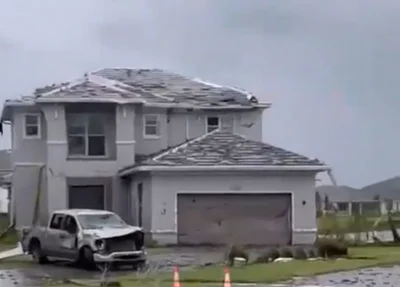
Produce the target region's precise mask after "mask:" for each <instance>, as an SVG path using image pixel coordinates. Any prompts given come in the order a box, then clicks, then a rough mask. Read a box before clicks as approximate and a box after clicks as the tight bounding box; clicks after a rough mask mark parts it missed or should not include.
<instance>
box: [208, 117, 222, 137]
mask: <svg viewBox="0 0 400 287" xmlns="http://www.w3.org/2000/svg"><path fill="white" fill-rule="evenodd" d="M217 129H219V117H207V132H208V133H209V132H212V131H214V130H217Z"/></svg>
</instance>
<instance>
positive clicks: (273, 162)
mask: <svg viewBox="0 0 400 287" xmlns="http://www.w3.org/2000/svg"><path fill="white" fill-rule="evenodd" d="M137 160H138V161H137V162H136V165H135V166H136V167H142V166H199V167H201V166H288V167H289V166H292V167H296V166H314V167H315V166H321V167H324V166H326V165H325V164H324V163H323V162H321V161H319V160H318V159H311V158H308V157H306V156H303V155H300V154H297V153H294V152H291V151H288V150H285V149H282V148H279V147H276V146H273V145H270V144H267V143H263V142H259V141H254V140H250V139H248V138H246V137H244V136H240V135H236V134H233V133H231V132H229V131H221V130H216V131H213V132H211V133H207V134H205V135H203V136H200V137H198V138H196V139H194V140H191V141H188V142H186V143H184V144H181V145H179V146H177V147H174V148H170V149H168V150H166V151H164V152H162V153H159V154H157V155H152V156H148V157H145V156H141V157H138V158H137ZM128 168H133V167H128ZM128 168H125V169H128Z"/></svg>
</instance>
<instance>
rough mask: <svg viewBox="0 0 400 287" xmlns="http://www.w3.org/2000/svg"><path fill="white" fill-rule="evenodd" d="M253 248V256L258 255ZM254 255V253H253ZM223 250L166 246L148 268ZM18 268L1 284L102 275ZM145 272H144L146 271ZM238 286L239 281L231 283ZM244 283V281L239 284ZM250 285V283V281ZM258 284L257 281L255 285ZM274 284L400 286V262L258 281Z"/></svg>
mask: <svg viewBox="0 0 400 287" xmlns="http://www.w3.org/2000/svg"><path fill="white" fill-rule="evenodd" d="M255 253H257V252H254V254H253V256H255ZM250 257H252V254H250ZM223 259H224V251H223V250H220V249H213V248H210V249H206V250H205V249H191V248H165V249H154V250H150V252H149V268H148V270H147V272H150V273H151V272H158V271H163V270H165V271H168V270H171V267H172V266H175V265H177V266H180V267H181V268H190V266H193V265H208V264H212V263H216V262H221V261H222V260H223ZM22 266H23V267H20V268H18V269H10V270H0V287H11V286H21V287H22V286H30V287H34V286H43V283H44V280H45V279H48V280H50V279H51V281H57V282H62V281H64V280H66V279H100V277H101V272H100V271H85V270H82V269H79V268H76V267H75V266H73V265H71V264H66V263H61V262H58V263H53V264H49V265H41V266H39V265H34V264H29V263H27V264H23V265H22ZM131 272H135V271H132V270H118V271H110V272H109V276H110V277H113V276H115V275H123V274H125V273H131ZM144 276H145V275H144ZM232 286H239V284H232ZM240 286H244V284H243V285H242V284H240ZM248 286H250V285H248ZM252 286H255V285H252ZM257 286H263V287H267V286H269V287H273V286H282V287H283V286H285V287H286V286H297V287H300V286H304V287H305V286H307V287H311V286H312V287H317V286H320V287H324V286H325V287H328V286H329V287H342V286H352V287H381V286H382V287H389V286H397V287H399V286H400V266H395V267H390V268H369V269H364V270H358V271H351V272H340V273H336V274H327V275H322V276H317V277H313V278H296V279H295V280H293V281H292V282H290V283H281V284H272V285H261V284H260V285H257Z"/></svg>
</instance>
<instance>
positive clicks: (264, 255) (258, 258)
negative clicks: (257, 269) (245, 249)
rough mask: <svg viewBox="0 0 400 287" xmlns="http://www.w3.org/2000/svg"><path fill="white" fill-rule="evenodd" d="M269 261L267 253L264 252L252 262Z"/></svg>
mask: <svg viewBox="0 0 400 287" xmlns="http://www.w3.org/2000/svg"><path fill="white" fill-rule="evenodd" d="M268 262H269V253H268V252H264V253H262V254H261V255H259V256H258V257H257V258H256V260H255V261H254V263H268Z"/></svg>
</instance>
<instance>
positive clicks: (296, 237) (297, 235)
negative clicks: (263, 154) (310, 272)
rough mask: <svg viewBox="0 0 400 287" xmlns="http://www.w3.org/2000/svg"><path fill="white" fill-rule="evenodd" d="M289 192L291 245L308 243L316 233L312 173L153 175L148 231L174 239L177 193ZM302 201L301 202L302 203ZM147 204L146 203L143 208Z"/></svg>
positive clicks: (163, 239) (157, 237) (167, 240)
mask: <svg viewBox="0 0 400 287" xmlns="http://www.w3.org/2000/svg"><path fill="white" fill-rule="evenodd" d="M249 191H251V192H252V193H268V192H270V193H272V192H273V193H279V192H283V193H287V192H289V193H292V195H293V199H292V201H293V206H292V209H293V211H292V212H293V218H292V225H293V244H311V243H313V242H314V240H315V236H316V216H315V174H311V173H303V174H301V173H289V172H286V173H285V174H272V173H269V174H267V173H255V172H252V173H251V174H249V173H247V174H246V173H229V174H228V173H215V172H213V173H197V174H194V173H192V174H190V173H187V174H183V173H179V174H178V173H175V174H173V173H170V174H165V173H164V174H161V173H158V174H153V175H152V180H151V208H152V213H151V215H152V218H151V233H152V235H153V239H154V240H156V241H158V242H159V243H162V244H166V243H171V244H174V243H176V242H177V234H176V230H177V222H176V212H177V210H176V195H177V193H210V192H215V193H221V192H229V193H235V192H236V193H245V192H249ZM303 201H304V204H303ZM147 207H148V206H146V208H147Z"/></svg>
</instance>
